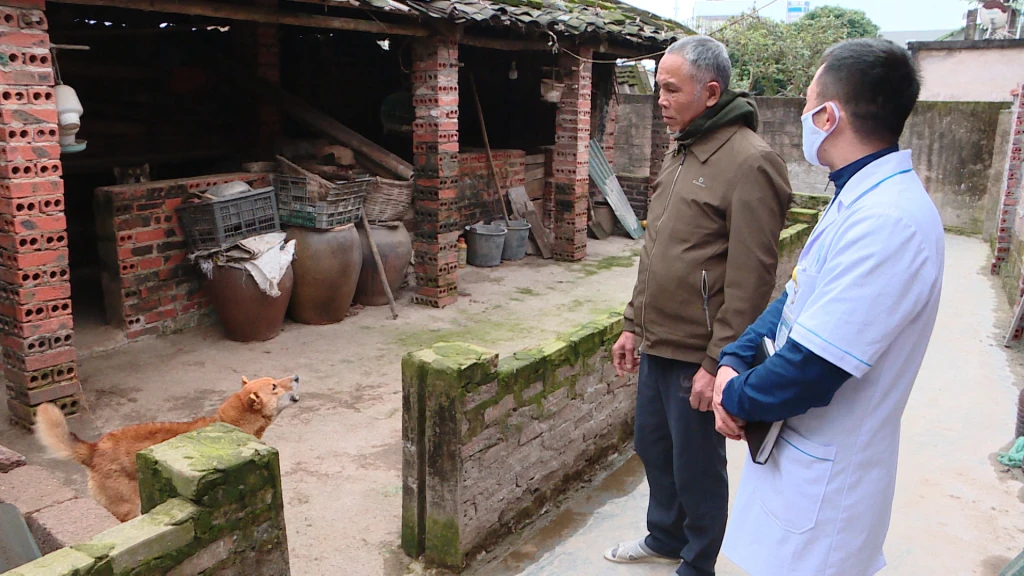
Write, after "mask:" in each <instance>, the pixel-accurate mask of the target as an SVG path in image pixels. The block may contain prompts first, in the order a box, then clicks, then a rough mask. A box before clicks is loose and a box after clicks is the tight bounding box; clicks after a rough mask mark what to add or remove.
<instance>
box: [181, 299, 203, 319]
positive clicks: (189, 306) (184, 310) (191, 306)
mask: <svg viewBox="0 0 1024 576" xmlns="http://www.w3.org/2000/svg"><path fill="white" fill-rule="evenodd" d="M207 306H209V302H205V301H201V300H199V301H196V302H185V303H184V304H182V305H181V306H178V314H179V315H181V316H184V315H185V314H190V313H192V312H195V311H196V310H202V309H203V308H206V307H207Z"/></svg>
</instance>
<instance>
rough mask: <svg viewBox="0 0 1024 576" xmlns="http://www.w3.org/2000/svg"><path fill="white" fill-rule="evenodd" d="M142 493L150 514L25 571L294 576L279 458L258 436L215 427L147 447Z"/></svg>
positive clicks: (86, 575)
mask: <svg viewBox="0 0 1024 576" xmlns="http://www.w3.org/2000/svg"><path fill="white" fill-rule="evenodd" d="M0 481H2V480H0ZM139 492H140V495H141V496H142V511H143V512H144V514H143V515H142V516H139V517H137V518H134V519H132V520H130V521H128V522H125V523H124V524H120V525H118V526H115V527H113V528H110V529H109V530H106V531H104V532H101V533H99V534H97V535H95V536H92V538H91V539H89V540H88V541H87V542H75V544H77V545H76V546H75V547H74V548H61V549H59V550H57V551H55V552H52V553H50V554H48V555H46V556H44V557H42V558H40V559H38V560H36V561H34V562H30V563H28V564H26V565H24V566H21V567H19V569H18V573H24V574H33V575H36V576H101V575H102V576H128V575H129V574H131V575H136V574H246V575H249V576H287V575H288V574H290V573H291V571H290V568H289V565H288V537H287V534H286V530H285V520H284V498H283V494H282V492H281V471H280V462H279V457H278V454H277V451H276V450H274V449H273V448H271V447H270V446H267V445H266V444H264V443H263V442H260V441H259V440H257V439H256V438H253V437H252V436H249V435H248V434H245V433H243V432H242V431H240V430H238V429H237V428H235V427H233V426H229V425H227V424H221V423H217V424H213V425H211V426H209V427H207V428H204V429H202V430H197V431H195V432H190V433H188V434H183V435H181V436H178V437H177V438H174V439H172V440H169V441H167V442H164V443H163V444H158V445H156V446H154V447H152V448H148V449H146V450H144V451H142V452H140V453H139Z"/></svg>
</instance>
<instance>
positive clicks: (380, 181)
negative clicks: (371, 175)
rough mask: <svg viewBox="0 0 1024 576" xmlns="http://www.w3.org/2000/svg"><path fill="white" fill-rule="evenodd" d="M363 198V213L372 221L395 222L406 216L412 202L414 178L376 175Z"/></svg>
mask: <svg viewBox="0 0 1024 576" xmlns="http://www.w3.org/2000/svg"><path fill="white" fill-rule="evenodd" d="M374 180H375V182H374V184H373V186H372V187H371V188H370V191H369V192H368V193H367V194H366V198H365V199H364V200H363V213H364V214H366V219H367V220H369V221H370V222H374V223H377V222H394V221H396V220H401V219H403V218H405V213H406V211H408V210H409V205H410V204H411V203H412V188H413V181H412V180H389V179H387V178H381V177H380V176H378V177H376V178H375V179H374Z"/></svg>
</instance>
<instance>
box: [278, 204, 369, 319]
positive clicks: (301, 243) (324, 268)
mask: <svg viewBox="0 0 1024 576" xmlns="http://www.w3.org/2000/svg"><path fill="white" fill-rule="evenodd" d="M287 233H288V234H287V235H288V239H289V240H292V239H294V240H295V260H293V261H292V267H293V268H294V269H295V289H294V290H293V294H292V302H291V305H290V306H289V307H288V315H289V316H291V318H292V319H293V320H295V321H296V322H301V323H303V324H334V323H336V322H341V321H342V320H344V319H345V316H347V315H348V309H349V308H350V307H351V306H352V295H353V294H355V291H356V283H357V282H358V281H359V269H360V268H361V267H362V261H363V259H362V252H361V251H360V248H359V233H358V232H356V228H355V225H354V224H346V225H344V226H341V227H338V228H335V229H333V230H327V231H321V230H313V229H311V228H300V227H298V226H294V227H291V228H288V231H287Z"/></svg>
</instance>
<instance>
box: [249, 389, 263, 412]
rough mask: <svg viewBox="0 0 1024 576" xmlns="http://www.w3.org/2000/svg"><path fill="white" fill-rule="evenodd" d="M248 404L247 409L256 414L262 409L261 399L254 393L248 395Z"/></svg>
mask: <svg viewBox="0 0 1024 576" xmlns="http://www.w3.org/2000/svg"><path fill="white" fill-rule="evenodd" d="M248 403H249V408H250V409H252V410H255V411H257V412H259V411H260V410H262V409H263V399H262V398H260V395H259V394H257V393H255V392H253V393H252V394H249V399H248Z"/></svg>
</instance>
